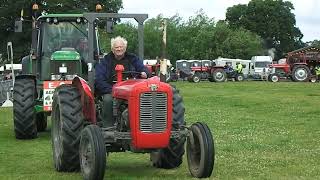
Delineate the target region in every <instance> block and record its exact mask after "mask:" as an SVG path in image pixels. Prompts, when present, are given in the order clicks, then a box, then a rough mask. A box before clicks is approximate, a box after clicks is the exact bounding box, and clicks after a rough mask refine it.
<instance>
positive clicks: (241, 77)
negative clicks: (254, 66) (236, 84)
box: [235, 74, 244, 81]
mask: <svg viewBox="0 0 320 180" xmlns="http://www.w3.org/2000/svg"><path fill="white" fill-rule="evenodd" d="M235 79H236V81H243V80H244V76H243V74H237V75H236V78H235Z"/></svg>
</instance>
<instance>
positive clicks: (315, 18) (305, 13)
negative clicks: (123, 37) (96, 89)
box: [120, 0, 320, 42]
mask: <svg viewBox="0 0 320 180" xmlns="http://www.w3.org/2000/svg"><path fill="white" fill-rule="evenodd" d="M287 1H290V2H292V4H293V6H294V8H295V10H293V11H292V12H293V13H294V14H295V15H296V26H297V27H298V28H299V29H300V31H301V32H302V34H303V35H304V37H303V39H302V40H303V41H304V42H308V41H313V40H315V39H318V40H320V13H319V10H320V0H287ZM122 2H123V9H121V10H120V13H145V14H148V15H149V18H154V17H156V16H157V15H159V14H162V15H163V16H164V17H171V16H173V15H175V14H178V15H179V16H180V17H183V18H184V19H185V20H187V19H188V18H189V17H190V16H194V15H195V14H196V12H197V11H199V10H200V9H203V11H204V12H205V13H206V14H207V16H208V17H209V18H214V19H215V21H218V20H222V19H225V14H226V10H227V8H228V7H232V6H233V5H237V4H248V2H249V0H122Z"/></svg>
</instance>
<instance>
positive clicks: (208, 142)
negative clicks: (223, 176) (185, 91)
mask: <svg viewBox="0 0 320 180" xmlns="http://www.w3.org/2000/svg"><path fill="white" fill-rule="evenodd" d="M195 125H196V126H197V127H198V128H199V129H201V130H200V132H202V136H203V137H207V138H205V141H204V145H205V149H206V150H207V152H206V153H205V155H206V156H205V158H204V159H205V161H204V162H205V163H204V165H203V169H202V173H201V175H200V176H198V178H206V177H210V176H211V174H212V170H213V167H214V156H215V151H214V142H213V137H212V134H211V132H210V129H209V127H208V126H207V124H205V123H201V122H197V123H196V124H195Z"/></svg>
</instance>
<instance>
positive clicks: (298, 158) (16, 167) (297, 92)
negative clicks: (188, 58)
mask: <svg viewBox="0 0 320 180" xmlns="http://www.w3.org/2000/svg"><path fill="white" fill-rule="evenodd" d="M175 85H176V86H177V87H178V88H179V89H180V92H181V94H182V95H183V98H184V102H185V107H186V115H185V117H186V121H187V123H188V125H191V124H192V123H193V122H197V121H204V122H206V123H207V124H208V125H209V127H210V128H211V130H212V132H213V135H214V138H215V143H216V144H215V145H216V164H215V168H214V173H213V175H212V176H211V177H210V178H209V179H320V120H319V117H320V108H319V107H320V84H318V83H292V82H281V83H267V82H241V83H236V82H227V83H209V82H201V83H199V84H194V83H188V82H178V83H175ZM81 178H82V177H81V175H80V173H58V172H55V170H54V168H53V162H52V150H51V139H50V130H48V131H47V132H44V133H40V137H39V138H37V139H34V140H28V141H22V140H16V139H15V137H14V133H13V122H12V109H10V108H0V179H68V180H69V179H81ZM105 179H161V180H164V179H192V178H191V176H190V174H189V171H188V167H187V163H186V160H185V161H184V162H183V164H182V166H181V167H179V168H177V169H173V170H163V169H156V168H153V167H152V166H151V164H150V162H149V156H148V154H133V153H130V152H128V153H114V154H111V155H110V156H109V157H108V159H107V169H106V174H105Z"/></svg>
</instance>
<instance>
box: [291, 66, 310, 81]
mask: <svg viewBox="0 0 320 180" xmlns="http://www.w3.org/2000/svg"><path fill="white" fill-rule="evenodd" d="M310 74H311V72H310V69H309V68H308V67H307V66H305V65H297V66H295V67H294V68H293V70H292V79H293V81H296V82H302V81H307V80H308V78H309V76H310Z"/></svg>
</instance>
